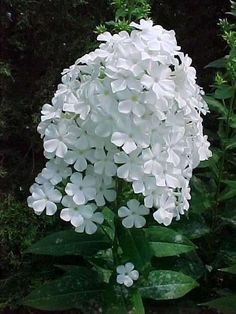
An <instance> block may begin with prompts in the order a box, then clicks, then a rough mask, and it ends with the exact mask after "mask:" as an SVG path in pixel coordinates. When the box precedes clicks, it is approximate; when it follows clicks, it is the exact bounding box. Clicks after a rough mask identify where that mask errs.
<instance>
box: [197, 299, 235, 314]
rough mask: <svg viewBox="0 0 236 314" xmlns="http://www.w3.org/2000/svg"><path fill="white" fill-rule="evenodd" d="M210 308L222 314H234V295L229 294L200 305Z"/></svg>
mask: <svg viewBox="0 0 236 314" xmlns="http://www.w3.org/2000/svg"><path fill="white" fill-rule="evenodd" d="M201 305H206V306H208V307H210V308H213V309H216V310H218V311H221V312H222V313H224V314H234V313H235V309H236V294H230V295H227V296H225V297H222V298H218V299H215V300H212V301H208V302H205V303H202V304H201Z"/></svg>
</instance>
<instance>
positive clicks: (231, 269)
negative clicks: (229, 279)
mask: <svg viewBox="0 0 236 314" xmlns="http://www.w3.org/2000/svg"><path fill="white" fill-rule="evenodd" d="M219 270H220V271H223V272H226V273H230V274H234V275H236V264H234V265H232V266H229V267H225V268H221V269H219Z"/></svg>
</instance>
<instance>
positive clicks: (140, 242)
mask: <svg viewBox="0 0 236 314" xmlns="http://www.w3.org/2000/svg"><path fill="white" fill-rule="evenodd" d="M118 238H119V243H120V246H121V248H122V251H123V254H124V257H125V259H127V260H131V261H132V263H134V265H135V267H137V268H139V269H144V268H145V267H146V266H148V265H149V262H150V260H151V250H150V247H149V245H148V242H147V239H146V235H145V233H144V231H143V230H141V229H126V228H124V227H123V226H120V228H119V230H118Z"/></svg>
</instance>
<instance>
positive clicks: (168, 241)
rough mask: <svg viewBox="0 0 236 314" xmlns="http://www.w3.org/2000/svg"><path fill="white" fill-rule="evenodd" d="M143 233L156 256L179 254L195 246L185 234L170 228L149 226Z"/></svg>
mask: <svg viewBox="0 0 236 314" xmlns="http://www.w3.org/2000/svg"><path fill="white" fill-rule="evenodd" d="M145 233H146V237H147V240H148V242H149V245H150V247H151V250H152V253H153V255H154V256H157V257H164V256H174V255H180V254H182V253H186V252H190V251H192V250H194V249H195V248H196V246H195V245H194V244H193V243H192V242H191V241H190V240H188V239H187V238H186V237H185V236H183V235H182V234H181V233H179V232H176V231H174V230H172V229H170V228H165V227H160V226H156V227H150V228H148V229H146V230H145Z"/></svg>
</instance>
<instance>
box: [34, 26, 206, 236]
mask: <svg viewBox="0 0 236 314" xmlns="http://www.w3.org/2000/svg"><path fill="white" fill-rule="evenodd" d="M130 25H131V26H132V27H134V29H133V30H132V31H131V33H130V34H129V33H128V32H125V31H121V32H120V33H118V34H114V35H111V34H110V33H108V32H105V33H103V34H101V35H99V36H98V40H99V41H101V42H102V43H101V44H100V46H99V48H98V49H96V50H95V51H93V52H90V53H88V54H86V55H85V56H83V57H81V58H79V59H78V60H77V61H76V62H75V64H74V65H72V66H71V67H70V68H69V69H65V70H64V71H63V72H62V83H61V84H59V85H58V89H57V91H56V93H55V95H54V97H53V99H52V104H50V105H49V104H46V105H44V107H43V110H42V118H41V122H40V124H39V127H38V130H39V133H40V134H41V136H42V137H43V141H44V150H45V156H46V158H48V159H50V162H48V163H47V164H46V168H48V169H46V170H45V169H44V170H43V171H42V173H41V174H40V175H39V176H38V177H37V178H38V179H37V181H36V182H37V183H36V184H34V185H33V186H32V187H31V192H32V196H31V197H30V198H29V206H31V207H33V209H34V210H35V211H36V212H37V213H39V212H42V210H43V209H44V207H45V206H46V208H48V207H47V206H48V205H45V204H51V203H53V202H54V204H55V203H56V202H61V203H62V207H63V206H64V208H66V210H65V209H62V210H63V214H62V215H61V218H62V219H64V218H63V217H66V219H65V220H66V221H73V224H74V225H75V223H74V220H75V218H74V217H79V219H77V218H76V228H77V230H79V231H80V232H81V231H82V230H85V232H86V230H89V231H88V232H89V233H92V232H93V231H94V232H95V231H96V226H95V225H96V224H100V223H102V221H103V218H102V216H101V215H102V214H100V215H99V219H95V218H94V217H95V216H96V217H97V215H96V211H97V210H98V208H99V207H100V206H103V205H104V204H105V203H106V202H107V201H108V202H111V201H113V200H114V199H115V198H116V192H115V188H114V187H115V182H114V179H115V177H116V176H118V177H120V178H122V179H123V180H125V181H127V182H130V183H131V186H132V188H133V191H134V193H137V194H138V193H141V194H142V195H143V197H144V204H145V206H146V208H150V209H151V208H152V209H153V210H152V211H153V217H154V219H155V220H156V221H157V222H158V223H163V224H164V225H169V224H170V223H171V221H172V219H173V218H177V219H178V218H179V216H180V214H183V213H184V211H185V210H187V209H188V207H189V203H188V200H189V199H190V189H189V180H190V179H191V176H192V170H193V168H195V167H196V166H197V165H198V163H199V162H200V161H201V160H205V159H207V158H208V157H210V156H211V152H210V151H209V149H208V147H209V143H208V141H207V137H206V136H204V135H203V128H202V117H201V115H204V114H206V112H207V111H208V108H207V105H206V103H205V101H204V100H203V98H202V95H203V91H202V90H201V88H200V87H199V86H198V85H197V84H196V71H195V69H194V68H193V67H191V59H190V58H189V57H188V56H187V55H184V54H183V53H182V52H181V51H180V47H179V46H178V45H177V42H176V38H175V33H174V31H167V30H165V29H163V28H162V27H161V26H159V25H155V26H154V25H153V23H152V21H151V20H146V21H145V20H141V21H140V23H139V24H137V23H131V24H130ZM60 165H62V168H61V169H60ZM49 173H50V175H49ZM48 181H50V182H48ZM48 185H50V191H51V190H52V191H53V193H54V194H55V195H56V192H55V191H57V190H58V189H60V194H59V193H57V194H58V195H56V196H58V197H54V194H53V195H52V193H51V192H50V193H51V194H50V193H49V194H48V193H46V192H44V193H43V192H40V190H41V191H45V186H48ZM61 193H62V195H61ZM41 194H42V199H43V202H44V204H43V205H42V204H41V203H42V202H40V195H41ZM59 195H60V197H59ZM61 197H62V198H61ZM61 199H62V201H61ZM68 200H69V201H68ZM48 202H50V203H48ZM65 203H66V206H65V205H64V204H65ZM67 203H68V204H67ZM87 205H88V207H86V206H87ZM50 206H51V207H52V205H50ZM53 208H54V209H53V212H55V206H53ZM86 208H88V209H89V210H88V214H87V216H86ZM91 208H92V209H91ZM148 212H149V210H147V213H148ZM51 213H52V211H50V214H51ZM64 213H66V215H65V214H64ZM68 213H69V214H68ZM91 217H93V220H91V221H92V223H93V228H92V227H91V228H88V227H87V228H86V227H85V221H86V226H87V225H89V222H88V220H89V219H90V218H91ZM91 219H92V218H91ZM90 225H91V223H90Z"/></svg>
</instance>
